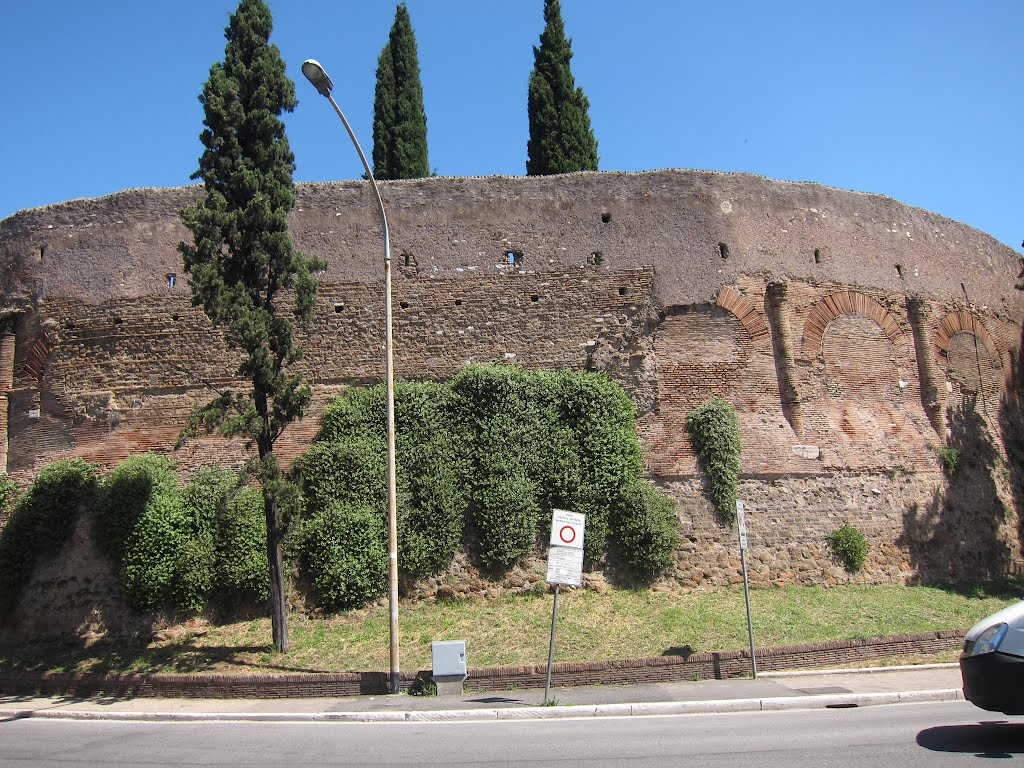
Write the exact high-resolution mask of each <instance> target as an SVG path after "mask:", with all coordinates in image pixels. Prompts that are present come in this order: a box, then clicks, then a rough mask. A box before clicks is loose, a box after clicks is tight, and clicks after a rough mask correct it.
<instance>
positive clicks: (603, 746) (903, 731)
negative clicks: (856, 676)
mask: <svg viewBox="0 0 1024 768" xmlns="http://www.w3.org/2000/svg"><path fill="white" fill-rule="evenodd" d="M978 758H1008V759H1010V760H1011V761H1014V760H1015V761H1024V718H1009V719H1003V718H999V717H998V716H990V715H989V714H988V713H985V712H983V711H982V710H979V709H977V708H975V707H974V706H972V705H970V704H967V703H964V702H945V703H934V704H898V705H890V706H875V707H865V708H862V709H823V710H789V711H782V712H757V713H736V714H718V715H710V714H709V715H685V716H665V717H631V718H586V719H579V720H557V721H552V720H529V721H522V722H515V721H510V722H505V721H498V722H487V723H477V722H470V723H309V724H292V723H239V722H234V723H232V722H226V723H145V722H82V721H63V720H32V719H24V720H8V721H5V722H0V766H3V768H7V766H18V767H19V768H22V767H24V766H33V768H49V767H51V766H52V767H53V768H58V767H59V768H69V767H73V766H117V768H128V767H129V766H140V767H142V766H145V767H146V768H152V767H154V766H183V765H188V766H226V765H232V766H241V765H246V766H290V767H295V768H304V767H305V766H309V767H310V768H312V767H313V766H317V767H318V768H319V767H321V766H374V767H376V766H418V767H419V768H423V767H424V766H442V765H443V766H488V767H489V768H492V767H493V768H504V767H505V766H531V767H536V766H565V767H567V768H568V767H570V766H571V767H572V768H577V767H579V768H582V767H583V766H586V767H587V768H605V767H608V768H610V767H611V766H615V767H617V768H618V767H628V768H647V767H648V766H658V767H659V768H660V767H662V766H673V768H674V767H675V766H710V767H711V768H715V767H716V766H751V767H752V768H753V766H757V768H776V767H777V768H805V767H806V768H811V767H812V766H813V767H814V768H820V767H821V766H886V768H894V767H896V766H898V767H899V768H914V766H929V767H930V768H931V767H934V766H960V765H977V763H978Z"/></svg>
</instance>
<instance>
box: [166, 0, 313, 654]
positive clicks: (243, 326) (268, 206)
mask: <svg viewBox="0 0 1024 768" xmlns="http://www.w3.org/2000/svg"><path fill="white" fill-rule="evenodd" d="M272 27H273V19H272V18H271V14H270V9H269V8H268V7H267V5H266V4H265V3H264V2H263V0H241V2H240V3H239V5H238V8H237V9H236V11H235V13H234V14H233V15H232V16H231V19H230V22H229V24H228V27H227V28H226V29H225V32H224V36H225V37H226V38H227V45H226V46H225V49H224V61H223V62H217V63H215V64H214V65H213V66H212V67H211V68H210V77H209V79H208V80H207V81H206V84H205V85H204V87H203V93H202V95H201V96H200V97H199V101H200V102H201V103H202V105H203V109H204V112H205V119H204V120H203V125H205V126H206V127H205V128H204V130H203V131H202V133H201V134H200V141H201V142H202V144H203V147H205V150H204V152H203V154H202V156H201V157H200V158H199V170H197V171H196V172H195V173H194V174H193V175H192V178H193V179H197V178H198V179H202V180H203V183H204V185H205V188H206V195H205V196H204V197H203V198H202V199H201V200H199V201H198V202H197V203H196V204H195V205H194V206H192V207H190V208H186V209H185V210H183V211H182V212H181V218H182V222H183V223H184V225H185V226H186V227H187V228H188V229H189V230H190V231H191V232H192V236H193V242H191V243H188V242H182V243H181V244H180V245H179V246H178V248H179V250H180V251H181V253H182V256H183V257H184V267H185V271H186V272H188V273H189V275H190V277H191V285H192V303H193V304H194V305H196V306H202V308H203V311H204V312H205V313H206V315H207V316H208V317H209V318H210V320H211V321H212V322H213V324H214V325H215V326H217V327H219V328H220V329H221V332H222V333H223V335H224V338H225V340H226V341H227V343H228V345H229V346H230V347H232V348H233V349H235V350H238V351H239V352H240V353H241V357H242V362H241V365H240V366H239V368H238V371H237V374H238V376H239V377H240V378H242V379H243V380H245V381H247V382H248V384H247V386H246V387H245V389H244V391H240V392H239V391H230V390H228V391H224V392H222V393H221V394H220V395H218V396H217V397H216V398H214V399H213V400H212V401H211V402H209V403H207V404H206V405H203V406H200V407H198V408H196V410H195V411H194V412H193V414H192V416H191V418H190V420H189V424H188V426H187V427H186V428H185V429H184V430H183V431H182V435H181V437H180V438H179V444H180V443H181V442H183V441H184V439H185V438H186V437H189V436H194V435H196V434H198V432H199V431H200V430H201V429H202V430H205V431H206V432H212V431H214V430H217V431H219V432H220V433H221V434H223V435H226V436H233V435H234V436H244V437H246V438H248V440H249V442H250V444H252V443H255V445H256V448H257V451H258V455H259V462H258V464H256V465H255V466H254V467H253V470H254V472H255V474H256V476H257V478H258V480H259V482H260V486H261V489H262V494H263V506H264V512H265V515H266V521H267V555H268V558H267V559H268V561H269V567H270V602H271V606H270V607H271V617H272V619H273V634H274V645H275V646H276V647H277V648H278V649H279V650H281V651H287V650H288V647H289V642H288V629H287V623H286V616H285V603H284V581H283V575H282V570H281V545H280V539H281V520H280V516H281V511H282V504H283V501H284V499H285V498H286V495H287V494H288V492H289V489H288V486H287V484H286V482H285V481H284V479H283V477H282V474H281V471H280V468H279V466H278V464H277V460H276V458H275V456H274V442H275V441H276V440H277V438H278V437H280V435H281V432H282V430H284V428H285V427H286V426H287V425H288V424H289V423H290V422H291V421H293V420H294V419H296V418H299V417H301V415H302V413H303V410H304V409H305V408H306V406H307V405H308V404H309V401H310V388H309V386H308V385H307V384H306V383H305V381H304V380H303V378H302V376H301V375H299V374H291V373H289V371H288V369H289V365H290V364H291V363H292V362H294V361H295V360H296V359H298V357H299V356H300V354H301V352H300V350H299V349H298V348H297V346H296V345H295V340H294V337H293V325H292V322H291V320H290V319H289V316H288V315H286V314H283V313H282V309H281V305H282V304H284V303H285V299H286V293H287V298H288V299H290V300H291V301H289V302H288V303H289V304H291V305H292V307H291V314H293V316H294V317H296V318H297V319H299V320H300V321H301V320H305V319H307V318H308V317H309V316H310V314H311V313H312V310H313V299H314V296H315V293H316V289H317V281H316V279H315V278H314V277H313V273H314V272H315V271H317V270H319V269H323V268H324V267H325V265H324V264H323V262H321V261H320V260H317V259H306V258H305V257H304V256H303V255H302V254H301V253H299V252H298V251H296V250H295V249H294V248H293V246H292V242H291V238H290V237H289V235H288V212H289V211H290V210H291V208H292V206H293V205H294V201H295V190H294V184H293V182H292V173H293V172H294V170H295V159H294V156H293V155H292V151H291V148H290V147H289V145H288V139H287V137H286V136H285V131H284V123H282V122H281V119H280V117H281V113H282V112H291V111H292V109H294V108H295V105H296V104H297V101H296V99H295V85H294V83H292V81H291V80H290V79H289V78H288V77H287V76H286V75H285V65H284V61H283V60H282V59H281V53H280V51H279V50H278V48H277V46H276V45H271V44H270V43H269V39H270V32H271V29H272Z"/></svg>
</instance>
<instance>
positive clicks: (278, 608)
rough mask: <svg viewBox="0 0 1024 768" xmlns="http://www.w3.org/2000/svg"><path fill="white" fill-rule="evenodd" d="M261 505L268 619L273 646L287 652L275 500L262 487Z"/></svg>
mask: <svg viewBox="0 0 1024 768" xmlns="http://www.w3.org/2000/svg"><path fill="white" fill-rule="evenodd" d="M263 506H264V508H265V509H266V513H267V562H268V563H269V564H270V621H271V625H272V627H273V633H274V648H276V649H277V650H278V651H280V652H281V653H288V651H289V649H290V648H291V642H290V641H289V639H288V616H287V613H286V612H285V601H284V573H283V571H282V568H281V537H280V532H279V526H278V521H277V500H276V499H275V498H273V496H272V495H271V494H270V493H268V492H267V488H266V487H264V489H263Z"/></svg>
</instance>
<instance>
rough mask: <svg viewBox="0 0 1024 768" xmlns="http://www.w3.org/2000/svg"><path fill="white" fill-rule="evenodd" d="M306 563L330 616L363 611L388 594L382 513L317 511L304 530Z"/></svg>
mask: <svg viewBox="0 0 1024 768" xmlns="http://www.w3.org/2000/svg"><path fill="white" fill-rule="evenodd" d="M303 534H304V535H303V545H302V558H303V560H304V561H305V566H306V570H307V572H308V574H309V577H310V582H311V583H312V585H313V588H314V590H315V591H316V595H317V597H318V598H319V600H320V603H321V605H322V606H323V607H324V608H325V609H327V610H343V609H348V608H357V607H359V606H361V605H363V604H365V603H366V602H367V601H369V600H372V599H374V598H376V597H379V596H381V595H382V594H384V592H385V591H386V589H387V559H388V558H387V545H386V543H385V540H386V538H387V532H386V529H385V525H384V520H383V519H382V518H381V516H380V514H379V513H378V512H377V510H375V509H373V508H371V507H367V506H363V507H359V506H356V505H353V504H348V503H338V504H334V505H332V506H330V507H328V508H326V509H322V510H317V511H316V512H315V513H314V514H313V516H312V517H311V518H310V519H309V520H307V521H306V524H305V526H304V529H303Z"/></svg>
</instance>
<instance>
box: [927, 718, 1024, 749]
mask: <svg viewBox="0 0 1024 768" xmlns="http://www.w3.org/2000/svg"><path fill="white" fill-rule="evenodd" d="M917 743H918V745H920V746H922V747H924V748H925V749H930V750H931V751H932V752H959V753H973V754H974V755H975V757H988V758H1010V757H1014V756H1015V755H1024V721H1022V722H1010V721H1008V720H998V721H988V722H981V723H975V724H973V725H943V726H939V727H936V728H928V729H926V730H923V731H921V732H920V733H919V734H917Z"/></svg>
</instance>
